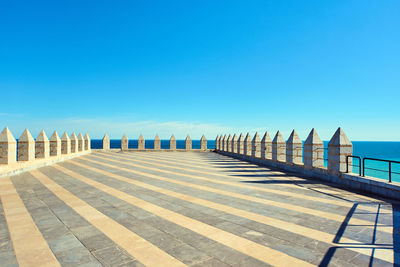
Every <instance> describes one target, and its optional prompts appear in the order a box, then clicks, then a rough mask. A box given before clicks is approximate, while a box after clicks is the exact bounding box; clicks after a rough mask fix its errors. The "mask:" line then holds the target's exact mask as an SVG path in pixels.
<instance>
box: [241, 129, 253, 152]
mask: <svg viewBox="0 0 400 267" xmlns="http://www.w3.org/2000/svg"><path fill="white" fill-rule="evenodd" d="M251 141H252V140H251V136H250V134H249V133H247V134H246V137H245V138H244V141H243V154H244V155H245V156H251Z"/></svg>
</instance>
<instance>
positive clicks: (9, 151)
mask: <svg viewBox="0 0 400 267" xmlns="http://www.w3.org/2000/svg"><path fill="white" fill-rule="evenodd" d="M16 161H17V141H16V140H15V138H14V136H13V135H12V133H11V131H10V130H9V129H8V127H6V128H4V130H3V131H2V132H1V134H0V164H11V163H15V162H16Z"/></svg>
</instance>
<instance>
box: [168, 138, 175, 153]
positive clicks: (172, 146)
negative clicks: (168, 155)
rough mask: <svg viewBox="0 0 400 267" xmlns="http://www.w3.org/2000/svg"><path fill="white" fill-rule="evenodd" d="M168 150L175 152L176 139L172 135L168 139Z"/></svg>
mask: <svg viewBox="0 0 400 267" xmlns="http://www.w3.org/2000/svg"><path fill="white" fill-rule="evenodd" d="M169 149H170V150H176V138H175V136H174V135H171V138H170V139H169Z"/></svg>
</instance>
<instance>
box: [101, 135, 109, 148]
mask: <svg viewBox="0 0 400 267" xmlns="http://www.w3.org/2000/svg"><path fill="white" fill-rule="evenodd" d="M103 150H110V137H108V134H105V135H104V137H103Z"/></svg>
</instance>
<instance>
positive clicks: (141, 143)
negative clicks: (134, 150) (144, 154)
mask: <svg viewBox="0 0 400 267" xmlns="http://www.w3.org/2000/svg"><path fill="white" fill-rule="evenodd" d="M145 148H146V143H145V140H144V137H143V135H142V134H140V136H139V139H138V149H139V150H144V149H145Z"/></svg>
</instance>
